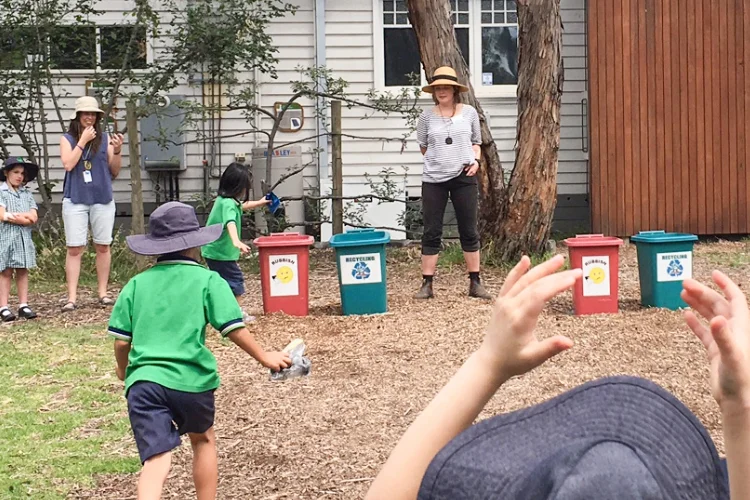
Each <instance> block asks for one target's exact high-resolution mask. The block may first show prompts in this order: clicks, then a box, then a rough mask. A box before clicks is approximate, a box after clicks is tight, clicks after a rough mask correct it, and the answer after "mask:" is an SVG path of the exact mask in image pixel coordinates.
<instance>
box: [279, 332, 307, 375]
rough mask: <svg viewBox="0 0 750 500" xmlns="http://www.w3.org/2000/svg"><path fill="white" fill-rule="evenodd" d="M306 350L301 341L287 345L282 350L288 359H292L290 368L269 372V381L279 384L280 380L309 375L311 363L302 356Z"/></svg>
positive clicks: (293, 341)
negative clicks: (287, 355)
mask: <svg viewBox="0 0 750 500" xmlns="http://www.w3.org/2000/svg"><path fill="white" fill-rule="evenodd" d="M306 348H307V346H305V343H304V342H303V341H302V339H294V340H292V341H291V342H290V343H289V345H287V346H286V347H285V348H284V352H285V353H287V354H289V357H290V358H291V359H292V366H290V367H289V368H284V369H282V370H281V371H278V372H274V371H271V380H272V381H273V382H279V381H282V380H289V379H292V378H297V377H306V376H308V375H310V369H311V366H312V363H310V359H309V358H307V357H306V356H303V354H305V349H306Z"/></svg>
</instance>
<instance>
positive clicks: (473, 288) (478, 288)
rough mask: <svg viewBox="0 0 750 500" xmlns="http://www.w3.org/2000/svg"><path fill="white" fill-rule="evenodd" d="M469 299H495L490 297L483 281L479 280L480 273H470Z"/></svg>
mask: <svg viewBox="0 0 750 500" xmlns="http://www.w3.org/2000/svg"><path fill="white" fill-rule="evenodd" d="M469 297H475V298H477V299H485V300H492V299H493V298H494V297H492V295H490V293H489V292H488V291H487V289H486V288H484V285H483V284H482V282H481V280H480V279H479V273H469Z"/></svg>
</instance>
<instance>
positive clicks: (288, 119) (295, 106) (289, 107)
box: [273, 102, 305, 132]
mask: <svg viewBox="0 0 750 500" xmlns="http://www.w3.org/2000/svg"><path fill="white" fill-rule="evenodd" d="M284 106H286V111H284V116H282V117H281V121H280V122H279V131H280V132H299V131H300V130H301V129H302V125H304V124H305V110H304V108H303V107H302V105H301V104H299V103H297V102H276V103H274V106H273V111H274V115H275V116H276V117H277V118H278V116H279V115H280V114H281V111H282V110H283V109H284Z"/></svg>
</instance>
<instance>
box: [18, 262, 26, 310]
mask: <svg viewBox="0 0 750 500" xmlns="http://www.w3.org/2000/svg"><path fill="white" fill-rule="evenodd" d="M16 287H17V288H18V303H19V304H28V303H29V270H28V269H16Z"/></svg>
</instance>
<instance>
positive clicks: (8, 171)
mask: <svg viewBox="0 0 750 500" xmlns="http://www.w3.org/2000/svg"><path fill="white" fill-rule="evenodd" d="M37 173H39V167H38V166H37V165H35V164H33V163H31V162H28V161H25V160H24V159H23V158H16V157H11V158H8V159H7V160H5V165H4V166H3V169H2V170H0V181H2V184H0V319H2V320H3V321H4V322H8V321H13V320H15V319H16V315H15V314H13V312H12V311H11V310H10V308H9V307H8V301H9V299H10V287H11V282H12V281H13V272H14V271H15V274H16V288H18V301H19V306H18V316H20V317H22V318H26V319H32V318H35V317H36V314H35V313H34V311H32V310H31V308H30V307H29V304H28V300H29V269H31V268H34V267H36V249H35V248H34V242H33V241H32V240H31V226H32V225H33V224H35V223H36V221H37V205H36V202H35V201H34V195H32V194H31V191H29V189H28V188H26V183H28V182H30V181H33V180H34V179H35V178H36V175H37Z"/></svg>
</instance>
